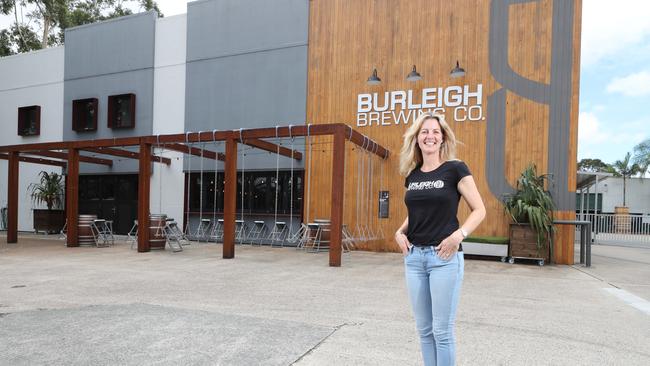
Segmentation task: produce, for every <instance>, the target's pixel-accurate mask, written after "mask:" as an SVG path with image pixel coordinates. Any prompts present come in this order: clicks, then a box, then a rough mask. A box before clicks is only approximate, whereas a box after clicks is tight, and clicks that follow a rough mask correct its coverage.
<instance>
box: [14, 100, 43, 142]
mask: <svg viewBox="0 0 650 366" xmlns="http://www.w3.org/2000/svg"><path fill="white" fill-rule="evenodd" d="M40 134H41V106H38V105H33V106H29V107H20V108H18V135H19V136H38V135H40Z"/></svg>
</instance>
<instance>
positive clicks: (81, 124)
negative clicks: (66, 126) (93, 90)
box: [72, 98, 99, 132]
mask: <svg viewBox="0 0 650 366" xmlns="http://www.w3.org/2000/svg"><path fill="white" fill-rule="evenodd" d="M97 114H99V109H98V103H97V98H88V99H77V100H73V101H72V130H74V131H77V132H84V131H97Z"/></svg>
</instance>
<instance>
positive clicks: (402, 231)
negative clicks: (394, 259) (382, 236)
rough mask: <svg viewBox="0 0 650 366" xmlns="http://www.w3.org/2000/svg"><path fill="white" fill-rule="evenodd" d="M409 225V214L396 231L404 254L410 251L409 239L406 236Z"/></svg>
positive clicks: (397, 239) (396, 238)
mask: <svg viewBox="0 0 650 366" xmlns="http://www.w3.org/2000/svg"><path fill="white" fill-rule="evenodd" d="M408 227H409V218H408V216H407V217H406V219H405V220H404V222H403V223H402V225H401V226H400V227H399V229H397V231H396V232H395V241H396V242H397V245H399V247H400V249H401V250H402V253H403V254H407V253H408V251H409V240H408V239H407V238H406V229H408Z"/></svg>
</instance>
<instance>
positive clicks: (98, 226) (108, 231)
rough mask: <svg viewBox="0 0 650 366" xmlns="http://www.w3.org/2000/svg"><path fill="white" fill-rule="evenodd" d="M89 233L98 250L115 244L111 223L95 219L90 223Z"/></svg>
mask: <svg viewBox="0 0 650 366" xmlns="http://www.w3.org/2000/svg"><path fill="white" fill-rule="evenodd" d="M91 231H92V233H93V237H94V238H95V245H96V246H97V247H98V248H101V247H108V246H111V245H113V244H115V237H114V236H113V221H111V220H104V219H97V220H93V221H92V223H91Z"/></svg>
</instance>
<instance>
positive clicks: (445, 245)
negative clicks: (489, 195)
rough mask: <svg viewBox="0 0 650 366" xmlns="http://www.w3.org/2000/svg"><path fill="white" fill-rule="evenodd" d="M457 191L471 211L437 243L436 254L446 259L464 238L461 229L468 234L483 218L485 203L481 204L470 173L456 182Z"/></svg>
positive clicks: (481, 201) (481, 200)
mask: <svg viewBox="0 0 650 366" xmlns="http://www.w3.org/2000/svg"><path fill="white" fill-rule="evenodd" d="M458 191H459V192H460V194H461V195H462V196H463V199H465V202H467V205H468V206H469V208H470V210H471V211H472V212H471V213H470V214H469V216H468V217H467V220H465V222H464V223H463V224H462V225H461V226H460V228H459V229H458V230H456V231H454V232H453V233H452V234H451V235H449V236H448V237H447V238H445V240H443V241H442V242H441V243H440V245H438V247H437V248H438V249H439V252H438V255H439V256H440V257H441V258H443V259H448V258H449V257H451V256H452V255H453V254H454V253H455V252H456V251H457V250H458V246H459V245H460V242H461V241H463V239H464V237H463V234H462V232H461V229H462V230H465V231H466V233H467V234H468V235H469V233H471V232H472V231H474V230H475V229H476V228H477V227H478V225H479V224H480V223H481V221H483V219H484V218H485V205H483V199H482V198H481V195H480V193H478V188H476V183H474V178H472V176H471V175H468V176H466V177H463V179H461V180H460V182H458Z"/></svg>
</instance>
